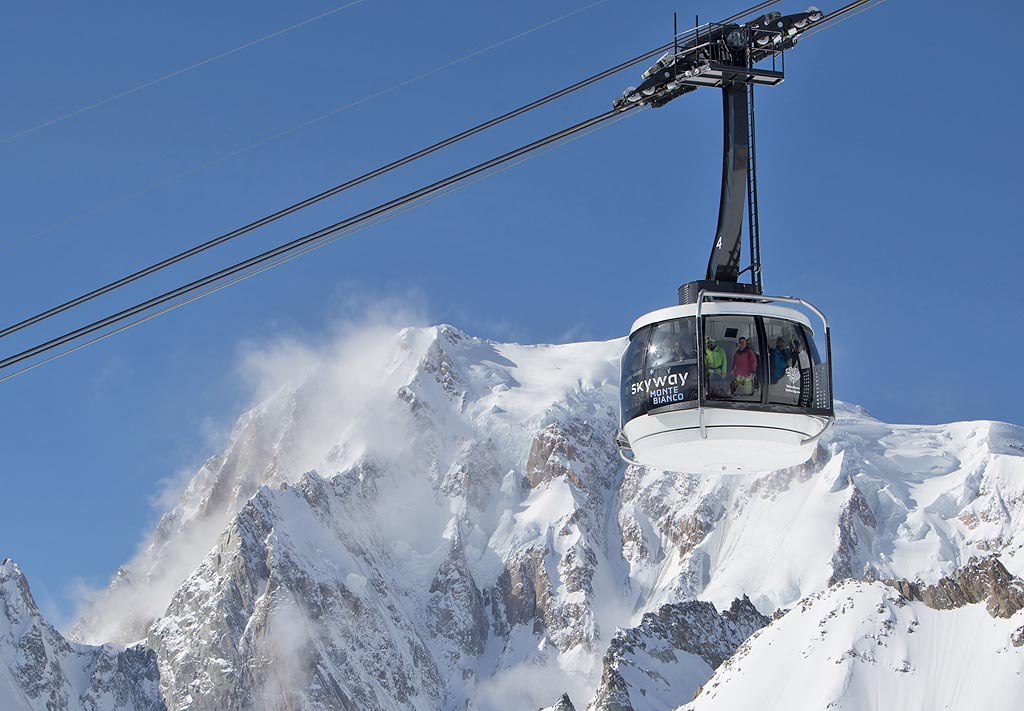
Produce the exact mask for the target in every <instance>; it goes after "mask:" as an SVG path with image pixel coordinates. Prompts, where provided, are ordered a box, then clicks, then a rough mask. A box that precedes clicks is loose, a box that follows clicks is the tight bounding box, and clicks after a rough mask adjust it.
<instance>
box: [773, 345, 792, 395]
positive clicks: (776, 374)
mask: <svg viewBox="0 0 1024 711" xmlns="http://www.w3.org/2000/svg"><path fill="white" fill-rule="evenodd" d="M768 363H769V365H770V368H771V383H772V385H774V384H775V383H777V382H779V381H780V380H782V378H783V376H785V375H786V368H789V367H790V366H792V365H793V352H792V351H791V350H790V349H789V348H786V341H785V340H784V339H783V338H782V336H779V337H778V338H776V339H775V347H774V348H769V349H768Z"/></svg>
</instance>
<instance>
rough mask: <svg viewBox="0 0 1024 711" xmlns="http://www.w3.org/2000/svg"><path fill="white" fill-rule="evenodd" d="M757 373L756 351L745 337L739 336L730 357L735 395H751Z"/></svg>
mask: <svg viewBox="0 0 1024 711" xmlns="http://www.w3.org/2000/svg"><path fill="white" fill-rule="evenodd" d="M756 375H757V353H755V352H754V349H753V348H751V347H750V344H749V343H748V341H747V339H746V338H744V337H743V336H740V337H739V349H738V350H737V351H736V354H735V355H734V356H733V357H732V377H733V381H732V391H733V394H735V395H752V394H753V393H754V387H755V386H754V382H755V376H756Z"/></svg>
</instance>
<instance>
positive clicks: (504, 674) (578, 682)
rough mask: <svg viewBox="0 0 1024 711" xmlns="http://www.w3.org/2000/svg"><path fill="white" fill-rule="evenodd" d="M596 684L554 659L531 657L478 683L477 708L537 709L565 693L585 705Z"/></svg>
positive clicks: (493, 710) (494, 710)
mask: <svg viewBox="0 0 1024 711" xmlns="http://www.w3.org/2000/svg"><path fill="white" fill-rule="evenodd" d="M592 689H593V685H591V684H590V683H588V681H587V680H586V679H581V678H580V677H578V676H576V675H574V674H572V673H571V672H568V671H565V670H563V669H561V668H560V667H559V666H558V664H557V663H555V662H544V661H528V662H523V663H522V664H517V665H515V666H513V667H510V668H508V669H505V670H503V671H500V672H497V673H496V674H495V675H494V676H492V677H490V678H489V679H487V680H485V681H484V682H483V683H481V684H480V686H479V687H477V692H476V696H475V697H474V699H473V703H474V704H475V706H474V708H476V709H477V710H478V711H536V710H537V709H539V708H542V707H545V706H551V705H552V704H554V703H555V702H556V701H558V698H559V697H560V696H561V695H562V694H565V693H568V694H569V698H570V699H572V701H573V704H574V705H575V706H576V708H583V707H584V705H585V704H586V703H587V701H588V699H589V696H590V694H591V693H592Z"/></svg>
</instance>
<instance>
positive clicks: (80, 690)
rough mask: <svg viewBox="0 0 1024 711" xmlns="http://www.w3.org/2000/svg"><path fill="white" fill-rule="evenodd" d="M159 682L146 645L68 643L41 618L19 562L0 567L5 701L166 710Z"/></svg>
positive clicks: (81, 709)
mask: <svg viewBox="0 0 1024 711" xmlns="http://www.w3.org/2000/svg"><path fill="white" fill-rule="evenodd" d="M8 681H9V682H10V683H11V684H13V687H12V688H5V687H6V686H7V682H8ZM158 682H159V672H158V671H157V660H156V655H155V654H153V652H151V651H150V650H148V649H146V648H145V647H144V646H142V645H134V646H131V647H127V648H124V649H121V648H117V647H113V646H102V647H93V646H88V645H83V644H75V643H73V642H69V641H67V640H66V639H65V638H64V636H63V635H61V634H60V633H59V632H58V631H57V630H56V629H54V628H53V627H52V626H51V625H50V624H49V623H48V622H47V621H46V620H44V619H43V617H42V615H40V613H39V608H38V607H36V603H35V600H34V599H33V597H32V592H31V590H30V589H29V586H28V581H27V580H26V579H25V576H24V575H23V574H22V572H21V569H20V568H18V566H17V564H15V563H14V562H13V561H11V560H7V559H4V561H3V563H2V564H0V700H2V699H4V698H19V699H24V701H25V703H26V707H27V708H28V709H32V711H36V710H38V711H166V706H165V705H164V702H163V700H162V699H161V698H160V694H159V692H158ZM5 711H6V710H5Z"/></svg>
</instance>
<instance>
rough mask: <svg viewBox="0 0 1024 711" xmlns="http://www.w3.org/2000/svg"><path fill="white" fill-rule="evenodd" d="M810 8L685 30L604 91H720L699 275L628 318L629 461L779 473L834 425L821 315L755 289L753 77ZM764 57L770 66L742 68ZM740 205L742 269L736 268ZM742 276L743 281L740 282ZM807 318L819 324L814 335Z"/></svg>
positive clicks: (625, 396) (653, 94)
mask: <svg viewBox="0 0 1024 711" xmlns="http://www.w3.org/2000/svg"><path fill="white" fill-rule="evenodd" d="M821 17H822V14H821V12H820V11H819V10H817V8H813V7H812V8H808V10H807V11H806V12H804V13H798V14H795V15H788V16H782V15H780V14H779V13H768V14H766V15H764V16H762V17H760V18H758V19H757V20H754V21H753V22H751V23H748V24H746V25H706V26H703V27H701V28H698V32H697V33H696V36H695V37H694V38H693V39H691V40H689V41H688V42H687V43H686V44H685V45H682V46H680V47H677V48H676V49H675V50H673V52H670V53H669V54H666V55H665V56H664V57H662V58H661V59H660V60H658V62H657V63H656V64H655V65H654V66H653V67H651V69H649V70H648V71H647V72H646V73H645V75H644V80H645V81H644V82H643V83H642V84H641V85H640V87H639V89H632V88H631V89H627V90H626V92H624V94H623V96H622V97H620V98H618V99H616V102H615V105H616V106H623V105H626V104H627V103H636V102H638V101H639V102H641V103H650V104H651V105H652V106H655V107H658V106H663V105H665V104H666V103H668V102H669V101H671V100H672V99H674V98H676V97H678V96H681V95H682V94H684V93H687V92H689V91H693V90H694V89H696V88H698V87H715V88H721V89H722V94H723V110H724V111H723V113H724V132H725V142H724V153H725V156H724V160H723V170H722V194H721V201H720V203H719V215H718V228H717V231H716V234H715V241H714V243H713V244H714V246H713V248H712V250H711V258H710V260H709V262H708V270H707V274H706V276H705V278H704V279H702V280H699V281H694V282H689V283H687V284H684V285H683V286H681V287H680V288H679V305H678V306H672V307H669V308H665V309H660V310H658V311H653V312H651V313H648V314H645V315H643V316H641V317H640V318H638V319H637V320H636V322H634V324H633V327H632V328H631V329H630V333H629V345H628V346H627V347H626V350H625V352H624V353H623V355H622V362H621V371H620V373H621V377H620V396H621V397H620V407H621V411H620V412H621V418H620V420H621V429H620V432H619V436H618V438H617V444H618V445H619V448H620V452H621V453H622V456H623V458H624V459H625V460H626V461H628V462H630V463H631V464H638V465H642V466H648V467H655V468H659V469H668V470H675V471H686V472H697V473H706V474H718V473H723V472H745V471H767V470H773V469H782V468H785V467H790V466H795V465H798V464H801V463H803V462H805V461H807V460H808V459H809V458H810V456H811V455H812V454H813V452H814V448H815V446H816V443H817V441H818V439H819V438H820V437H821V436H822V435H823V434H824V433H825V432H826V431H827V430H828V428H829V427H830V426H831V424H832V423H833V422H834V419H835V413H834V406H833V399H832V368H831V361H832V358H831V338H830V334H829V324H828V319H827V318H826V317H825V315H824V314H823V313H822V312H821V311H820V310H819V309H817V308H816V307H814V306H813V305H811V304H810V303H808V302H806V301H804V300H802V299H798V298H794V297H789V296H765V295H764V293H763V288H762V284H761V267H760V239H759V234H758V221H757V179H756V160H755V152H754V148H755V145H754V144H755V141H754V103H753V88H754V85H755V84H761V85H767V86H774V85H776V84H778V83H780V82H781V81H782V80H783V78H784V72H783V69H784V59H783V57H782V54H783V52H784V51H785V50H787V49H789V48H791V47H792V46H793V45H795V43H796V36H797V35H798V34H799V33H800V32H802V31H803V30H804V29H806V28H808V27H809V26H811V25H813V24H814V23H816V22H818V21H819V20H820V19H821ZM768 59H771V62H772V69H763V68H759V67H756V66H755V64H757V63H758V62H762V61H764V60H768ZM744 207H746V208H747V210H746V212H747V215H746V217H747V218H748V225H749V227H748V232H749V238H750V254H751V265H750V267H748V268H747V269H744V270H741V269H740V259H741V246H742V243H741V233H742V228H743V219H744ZM747 271H749V272H750V274H751V283H749V284H747V283H741V282H740V281H739V277H740V275H741V274H742V273H744V272H747ZM808 314H811V315H813V316H815V317H816V322H817V321H820V328H821V330H820V332H818V333H817V334H816V333H815V330H814V329H815V327H816V326H818V325H819V324H818V323H816V322H815V323H812V320H811V319H810V318H809V316H808ZM816 336H817V337H818V338H819V340H820V343H821V345H822V346H823V349H824V352H823V353H822V352H821V349H819V347H818V345H817V344H816V342H815V338H816Z"/></svg>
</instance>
